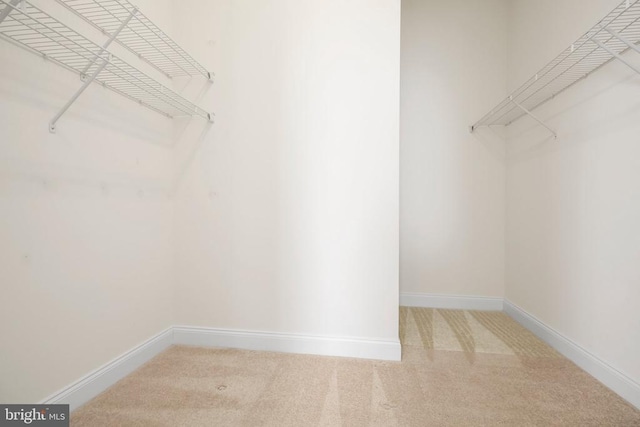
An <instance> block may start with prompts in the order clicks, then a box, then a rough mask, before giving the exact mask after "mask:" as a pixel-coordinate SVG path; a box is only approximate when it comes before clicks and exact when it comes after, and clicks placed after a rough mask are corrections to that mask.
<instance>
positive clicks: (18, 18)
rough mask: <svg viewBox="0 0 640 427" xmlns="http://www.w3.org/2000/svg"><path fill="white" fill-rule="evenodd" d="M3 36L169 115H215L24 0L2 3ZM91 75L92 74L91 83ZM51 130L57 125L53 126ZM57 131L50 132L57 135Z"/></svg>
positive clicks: (0, 28)
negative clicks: (54, 132)
mask: <svg viewBox="0 0 640 427" xmlns="http://www.w3.org/2000/svg"><path fill="white" fill-rule="evenodd" d="M0 36H2V37H4V38H6V39H9V40H11V41H13V42H14V43H17V44H18V45H21V46H23V47H26V48H27V49H28V50H31V51H33V52H34V53H37V54H39V55H41V56H43V57H44V58H46V59H48V60H51V61H53V62H55V63H57V64H58V65H61V66H63V67H65V68H67V69H69V70H71V71H73V72H76V73H78V74H79V75H80V76H82V77H83V79H84V80H85V85H84V86H83V87H82V88H81V89H80V91H79V92H78V93H77V94H76V95H75V96H74V98H73V99H72V100H71V101H70V103H68V104H67V105H66V106H65V107H64V108H63V110H62V111H61V112H60V113H59V114H58V115H57V116H56V118H55V119H54V120H53V121H52V124H53V125H55V121H56V120H57V119H58V118H59V117H60V116H61V115H62V113H64V111H66V109H67V108H68V107H69V106H70V105H71V103H72V102H73V101H75V99H76V98H77V97H78V96H79V95H80V93H81V92H82V90H84V88H85V87H86V86H87V85H88V84H89V83H90V82H91V81H92V80H93V81H95V82H97V83H99V84H101V85H103V86H104V87H106V88H109V89H111V90H113V91H114V92H117V93H119V94H121V95H123V96H125V97H127V98H129V99H131V100H133V101H135V102H137V103H138V104H140V105H143V106H145V107H147V108H150V109H151V110H154V111H156V112H158V113H160V114H163V115H165V116H167V117H170V118H173V117H180V116H200V117H203V118H205V119H207V120H211V119H212V115H211V114H209V113H208V112H207V111H205V110H204V109H202V108H200V107H198V106H197V105H195V104H193V103H192V102H190V101H188V100H186V99H185V98H183V97H182V96H180V95H178V94H177V93H175V92H173V91H172V90H171V89H169V88H167V87H165V86H163V85H162V84H160V83H158V82H157V81H156V80H154V79H153V78H151V77H149V76H147V75H146V74H145V73H143V72H142V71H140V70H138V69H137V68H135V67H133V66H131V65H129V64H128V63H127V62H125V61H123V60H121V59H119V58H118V57H116V56H114V55H110V54H109V53H108V52H107V51H106V50H105V48H104V47H101V46H99V45H97V44H95V43H93V42H92V41H90V40H88V39H87V38H86V37H84V36H82V35H81V34H79V33H77V32H75V31H74V30H72V29H71V28H69V27H67V26H66V25H64V24H63V23H61V22H60V21H58V20H56V19H55V18H53V17H52V16H50V15H49V14H47V13H46V12H44V11H42V10H40V9H39V8H37V7H35V6H34V5H32V4H31V3H29V2H27V1H24V0H0ZM88 76H91V77H90V78H89V79H87V78H88ZM52 127H53V126H52ZM53 130H54V129H52V131H53Z"/></svg>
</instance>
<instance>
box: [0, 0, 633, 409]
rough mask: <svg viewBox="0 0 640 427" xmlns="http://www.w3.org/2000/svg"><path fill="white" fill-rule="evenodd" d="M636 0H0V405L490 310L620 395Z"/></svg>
mask: <svg viewBox="0 0 640 427" xmlns="http://www.w3.org/2000/svg"><path fill="white" fill-rule="evenodd" d="M639 42H640V1H638V0H636V1H634V0H625V1H622V2H620V0H592V1H589V2H583V1H578V0H560V1H558V0H536V1H534V0H454V1H436V0H403V1H402V2H400V1H399V0H375V1H371V0H349V1H326V0H305V1H299V2H292V1H286V0H269V1H253V0H241V1H231V0H181V1H177V0H160V1H158V0H137V1H136V2H135V3H133V2H130V1H129V0H55V1H54V0H0V290H1V291H2V300H1V302H0V306H1V307H2V308H1V309H0V336H2V337H3V342H4V344H3V345H2V348H1V349H0V379H1V380H0V403H2V402H4V403H17V402H45V403H69V404H70V405H71V408H72V409H74V408H77V407H79V406H80V405H82V404H83V403H86V402H87V401H88V400H90V399H91V398H92V397H94V396H95V395H96V394H98V393H99V392H101V391H102V390H104V389H106V388H107V387H109V386H110V385H111V384H113V383H114V382H115V381H117V380H118V379H120V378H122V377H124V376H125V375H126V374H128V373H130V372H132V371H133V370H134V369H135V368H137V367H139V366H140V365H141V364H142V363H144V362H145V361H147V360H149V359H150V358H152V357H153V356H154V355H156V354H158V353H160V352H161V351H162V350H164V349H166V348H167V347H169V346H170V345H172V344H184V345H198V346H210V347H213V346H222V347H234V348H245V349H251V350H270V351H281V352H292V353H304V354H319V355H331V356H347V357H358V358H367V359H380V360H388V361H398V360H401V357H402V348H401V344H400V340H399V332H398V325H399V321H400V319H399V313H398V307H399V305H402V306H415V307H435V308H460V309H470V310H495V311H505V312H506V313H508V314H509V315H511V316H512V317H513V318H514V319H516V320H518V321H519V322H520V323H522V324H523V325H524V326H526V327H527V328H529V329H531V330H532V331H533V332H534V333H535V334H537V335H538V336H540V337H541V338H542V339H543V340H545V341H547V342H548V343H549V344H551V345H552V346H553V347H555V348H556V349H557V350H558V351H559V352H560V353H562V354H564V355H565V356H567V357H568V358H570V359H571V360H573V361H574V362H575V363H576V364H578V365H579V366H580V367H581V368H583V369H585V370H586V371H587V372H589V373H590V374H591V375H593V376H595V377H596V378H597V379H598V380H599V381H601V382H603V383H604V384H605V385H607V386H608V387H609V388H611V389H612V390H614V391H615V392H616V393H618V394H619V395H620V396H622V397H623V398H624V399H626V400H627V401H628V402H630V403H632V404H633V405H635V406H636V407H640V364H638V360H639V359H640V316H639V315H638V310H637V305H638V302H639V301H640V286H638V285H639V284H640V269H639V268H638V263H637V259H638V256H640V225H638V221H637V218H638V217H639V216H640V186H639V184H638V183H640V145H639V144H638V137H637V135H638V132H639V131H640V119H639V118H640V116H639V114H640V75H639V74H640V47H639V46H640V45H639Z"/></svg>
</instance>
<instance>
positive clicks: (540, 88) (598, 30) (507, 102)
mask: <svg viewBox="0 0 640 427" xmlns="http://www.w3.org/2000/svg"><path fill="white" fill-rule="evenodd" d="M639 42H640V0H633V1H631V0H625V1H623V2H622V3H620V4H619V5H618V6H617V7H616V8H615V9H614V10H613V11H611V12H610V13H609V14H608V15H607V16H605V17H604V18H603V19H602V20H601V21H600V22H598V23H597V24H596V25H595V26H593V28H591V29H590V30H589V31H587V32H586V33H585V34H584V35H583V36H582V37H580V38H579V39H578V40H576V42H575V43H573V44H571V46H569V47H567V48H566V49H565V50H564V51H563V52H562V53H561V54H560V55H558V56H557V57H556V58H555V59H553V60H552V61H551V62H549V63H548V64H547V65H546V66H545V67H543V68H542V69H541V70H540V71H538V72H537V73H536V74H534V75H533V76H532V77H531V78H530V79H529V80H527V81H526V82H525V83H524V84H523V85H521V86H520V87H519V88H517V89H516V90H515V91H513V92H512V93H511V94H510V95H509V96H507V97H506V98H505V99H504V100H503V101H502V102H500V103H499V104H498V105H497V106H496V107H495V108H493V109H492V110H491V111H489V112H488V113H487V114H485V115H484V117H482V118H481V119H480V120H478V121H477V122H476V123H474V124H473V125H472V126H471V127H470V130H471V132H473V131H475V130H476V129H477V128H479V127H482V126H494V125H502V126H508V125H509V124H511V123H512V122H514V121H516V120H518V119H519V118H520V117H522V116H524V115H529V116H530V117H532V118H533V119H534V120H536V121H537V122H538V123H540V124H541V125H542V126H544V127H546V128H547V129H548V130H549V131H550V132H551V133H552V134H553V136H554V137H555V136H556V133H555V131H554V130H553V129H551V128H550V127H549V126H548V125H547V124H546V123H544V121H543V120H541V119H540V118H538V117H537V116H536V115H535V114H534V113H533V112H532V111H533V110H535V109H536V108H537V107H538V106H540V105H542V104H544V103H545V102H547V101H549V100H550V99H552V98H553V97H555V96H556V95H558V94H559V93H560V92H562V91H564V90H565V89H567V88H569V87H570V86H572V85H573V84H575V83H576V82H578V81H580V80H582V79H584V78H585V77H587V76H588V75H589V74H591V73H592V72H594V71H596V70H597V69H599V68H600V67H602V66H603V65H605V64H607V63H608V62H610V61H611V60H613V59H617V60H619V61H621V62H622V63H624V64H625V65H627V66H628V67H630V68H631V69H633V70H634V71H635V72H637V73H638V74H640V68H639V67H637V66H635V65H634V64H632V63H630V62H629V61H627V60H626V59H625V58H624V56H623V54H624V53H625V52H626V51H628V50H635V51H636V52H638V53H640V47H639V46H638V43H639Z"/></svg>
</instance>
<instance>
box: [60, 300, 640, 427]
mask: <svg viewBox="0 0 640 427" xmlns="http://www.w3.org/2000/svg"><path fill="white" fill-rule="evenodd" d="M400 319H401V324H400V335H401V336H400V338H401V341H402V362H381V361H373V360H358V359H347V358H337V357H321V356H303V355H291V354H280V353H267V352H257V351H244V350H229V349H205V348H193V347H172V348H170V349H168V350H167V351H165V352H164V353H162V354H160V355H159V356H157V357H156V358H155V359H153V360H152V361H150V362H149V363H147V364H146V365H144V366H143V367H142V368H140V369H139V370H137V371H136V372H134V373H133V374H131V375H129V376H128V377H126V378H124V379H123V380H122V381H120V382H118V383H117V384H116V385H114V386H113V387H111V388H110V389H109V390H107V391H106V392H104V393H103V394H101V395H100V396H98V397H97V398H95V399H94V400H92V401H91V402H89V403H88V404H86V405H84V406H83V407H82V408H80V409H78V410H76V411H75V412H74V413H73V414H72V416H71V425H72V426H92V427H95V426H344V427H352V426H372V425H373V426H495V425H503V426H640V411H638V410H637V409H635V408H634V407H633V406H631V405H630V404H628V403H627V402H625V401H624V400H623V399H621V398H620V397H618V396H617V395H616V394H614V393H613V392H611V391H610V390H609V389H607V388H606V387H605V386H603V385H601V384H600V383H599V382H598V381H596V380H595V379H594V378H592V377H591V376H589V375H588V374H586V373H585V372H583V371H582V370H581V369H579V368H578V367H576V366H575V365H574V364H573V363H571V362H570V361H569V360H567V359H566V358H564V357H562V356H561V355H560V354H558V353H557V352H555V351H554V350H553V349H551V348H550V347H548V346H547V345H546V344H544V343H543V342H541V341H540V340H538V339H537V338H536V337H535V336H534V335H533V334H531V333H530V332H528V331H527V330H526V329H524V328H523V327H521V326H520V325H519V324H517V323H516V322H515V321H513V320H512V319H511V318H510V317H508V316H507V315H506V314H504V313H499V312H476V311H461V310H435V309H426V308H404V307H403V308H401V311H400Z"/></svg>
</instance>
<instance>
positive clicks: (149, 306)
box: [0, 0, 173, 403]
mask: <svg viewBox="0 0 640 427" xmlns="http://www.w3.org/2000/svg"><path fill="white" fill-rule="evenodd" d="M34 3H37V4H41V5H42V7H44V8H46V9H48V10H51V11H52V12H56V16H58V17H61V18H63V19H65V18H70V16H69V13H68V12H67V11H66V10H64V9H63V8H61V7H60V6H59V5H57V4H56V3H55V2H51V1H45V0H42V1H37V2H34ZM141 3H142V4H140V6H141V7H145V10H149V13H150V14H154V19H158V20H160V21H162V17H163V16H164V17H168V16H169V12H170V7H169V3H168V2H164V3H161V2H157V1H151V0H149V1H148V2H141ZM165 24H166V22H165ZM0 64H2V65H1V66H0V294H1V297H0V300H1V303H0V306H1V308H0V336H1V337H2V344H1V345H0V401H1V402H3V403H11V402H15V403H24V402H37V401H40V400H41V399H44V398H45V397H47V396H48V395H50V394H52V393H54V392H56V391H58V390H59V389H61V388H62V387H65V386H67V385H68V384H70V383H72V382H74V381H76V380H78V379H79V378H80V377H82V376H84V375H85V374H87V373H89V372H91V371H92V370H94V369H96V368H97V367H99V366H100V365H102V364H104V363H106V362H108V361H109V360H111V359H113V358H114V357H116V356H118V355H120V354H122V353H123V352H125V351H127V350H129V349H131V348H132V347H134V346H135V345H137V344H139V343H141V342H142V341H144V340H146V339H148V338H149V337H151V336H153V335H155V334H156V333H158V332H160V331H161V330H163V329H165V328H166V327H168V326H169V325H170V324H171V285H172V282H173V267H172V260H173V257H172V256H173V253H172V246H171V241H172V237H171V233H172V217H173V212H172V200H170V199H169V197H168V196H167V194H166V193H165V190H166V189H167V188H169V187H170V185H169V183H170V178H171V175H170V173H169V172H170V168H171V165H172V159H173V156H172V149H171V138H170V137H171V132H172V122H171V120H169V119H167V118H164V117H162V116H160V115H158V114H157V113H154V112H152V111H150V110H147V109H144V108H142V107H140V106H138V105H136V104H134V103H132V102H131V101H129V100H127V99H125V98H123V97H121V96H119V95H116V94H114V93H112V92H110V91H107V90H105V89H102V88H101V87H99V86H96V85H93V86H91V87H90V88H89V89H88V90H87V91H86V93H85V94H84V95H83V96H82V97H81V98H80V99H79V100H78V102H77V104H75V105H74V106H72V107H71V109H70V110H69V111H68V113H67V114H66V115H65V116H64V117H63V118H62V119H61V120H60V122H59V126H58V133H57V134H55V135H52V134H50V133H49V131H48V123H49V120H50V119H51V118H52V117H53V116H54V114H55V113H56V112H57V109H58V108H59V107H60V106H61V105H63V104H64V103H65V102H66V101H67V100H68V99H69V97H70V96H71V95H72V94H73V93H74V92H75V91H76V89H77V88H78V87H79V86H80V85H81V81H80V79H79V78H78V76H76V75H73V74H72V73H71V72H69V71H67V70H65V69H62V68H60V67H58V66H57V65H54V64H52V63H49V62H47V61H45V60H43V59H41V58H39V57H38V56H36V55H33V54H32V53H29V52H27V51H25V50H23V49H21V48H18V47H16V46H14V45H12V44H9V43H7V42H5V41H4V40H2V41H0Z"/></svg>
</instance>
